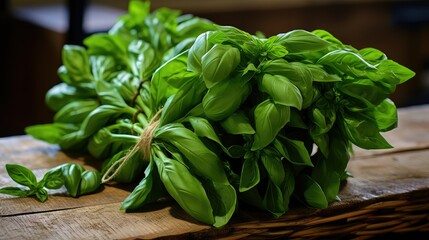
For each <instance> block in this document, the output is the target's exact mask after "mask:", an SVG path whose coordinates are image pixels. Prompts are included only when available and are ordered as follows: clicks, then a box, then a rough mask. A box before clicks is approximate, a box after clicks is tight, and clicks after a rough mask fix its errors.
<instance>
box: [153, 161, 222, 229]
mask: <svg viewBox="0 0 429 240" xmlns="http://www.w3.org/2000/svg"><path fill="white" fill-rule="evenodd" d="M155 154H156V153H155ZM158 154H159V153H158ZM154 160H155V163H156V165H157V167H158V173H159V176H160V178H161V181H162V182H163V184H164V186H165V189H166V190H167V192H168V193H169V194H170V195H171V196H172V197H173V198H174V199H175V200H176V202H177V203H178V204H179V205H180V206H181V207H182V209H183V210H185V211H186V212H187V213H188V214H189V215H191V216H192V217H193V218H195V219H197V220H198V221H201V222H203V223H206V224H213V223H214V222H215V221H214V217H213V209H212V207H211V204H210V200H209V199H208V197H207V194H206V192H205V190H204V188H203V186H202V184H201V182H200V181H199V180H198V179H197V178H196V177H194V176H193V175H192V174H191V172H190V171H189V169H188V168H187V167H186V166H185V165H184V164H183V163H181V162H179V161H175V160H173V159H170V158H167V157H165V156H158V157H154Z"/></svg>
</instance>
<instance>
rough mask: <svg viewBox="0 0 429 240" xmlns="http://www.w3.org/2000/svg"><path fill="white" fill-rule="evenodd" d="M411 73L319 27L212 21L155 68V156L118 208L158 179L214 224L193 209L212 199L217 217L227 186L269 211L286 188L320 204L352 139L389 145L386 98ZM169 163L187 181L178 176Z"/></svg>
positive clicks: (340, 171)
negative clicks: (270, 27) (257, 28)
mask: <svg viewBox="0 0 429 240" xmlns="http://www.w3.org/2000/svg"><path fill="white" fill-rule="evenodd" d="M413 75H414V73H413V72H412V71H411V70H409V69H407V68H406V67H403V66H401V65H399V64H398V63H396V62H394V61H392V60H390V59H387V57H386V56H385V54H383V53H382V52H380V51H379V50H377V49H373V48H365V49H362V50H357V49H355V48H353V47H351V46H348V45H345V44H343V43H341V42H340V41H339V40H338V39H336V38H335V37H334V36H332V35H331V34H329V33H328V32H326V31H324V30H316V31H313V32H308V31H304V30H294V31H291V32H288V33H284V34H279V35H276V36H272V37H270V38H264V37H256V36H252V35H250V34H249V33H246V32H244V31H241V30H239V29H236V28H234V27H229V26H218V27H217V29H216V30H215V31H208V32H206V33H203V34H201V35H200V36H199V37H198V38H197V40H196V41H195V43H194V44H193V45H192V47H191V48H190V49H189V50H188V51H186V52H184V53H182V54H180V55H178V56H176V57H175V58H173V59H171V60H170V61H169V62H167V63H166V64H164V65H163V66H162V67H160V68H159V69H158V70H157V71H156V72H155V73H154V75H153V78H152V85H151V88H150V94H151V99H152V101H153V102H152V104H153V106H163V112H162V115H161V119H160V123H161V124H160V126H159V128H158V130H157V132H156V133H155V137H154V143H153V146H152V149H151V153H152V157H151V163H152V164H153V162H154V163H155V164H154V166H151V168H148V169H146V175H145V178H144V179H143V180H142V181H141V183H140V185H139V187H137V188H136V189H135V190H134V192H132V193H131V195H130V196H129V197H128V198H127V199H126V201H125V202H124V204H123V205H122V207H123V208H125V209H135V208H138V207H140V206H141V205H143V204H145V203H146V201H147V200H148V199H152V198H151V197H152V195H151V194H152V193H153V191H155V192H157V193H158V189H155V190H154V188H155V187H156V185H154V184H153V182H156V181H159V179H160V180H161V182H162V183H163V184H164V186H165V187H166V190H167V191H168V193H169V194H170V195H171V196H172V197H173V198H175V199H176V201H177V202H179V204H180V205H181V206H182V207H183V208H184V209H185V210H186V211H187V212H188V213H190V214H191V215H192V216H194V217H195V218H197V219H199V220H201V221H203V222H206V223H212V224H213V222H212V221H211V219H210V218H208V217H210V215H209V214H205V215H203V216H201V211H203V212H207V210H206V209H207V207H209V206H210V205H209V204H211V205H212V209H213V213H214V216H215V219H214V225H215V226H216V225H220V223H222V224H224V223H226V222H227V221H228V219H229V217H230V216H231V214H232V213H233V212H234V211H235V207H236V205H235V204H236V202H235V201H234V200H233V199H235V198H236V195H238V197H239V198H240V199H242V200H243V201H245V202H247V203H249V204H251V205H254V206H256V207H258V208H261V209H265V210H267V211H269V212H271V213H272V214H273V215H274V216H281V215H283V214H284V213H285V212H286V211H287V209H288V207H289V203H290V201H291V199H292V198H293V199H297V200H298V201H299V202H302V203H304V204H306V205H307V206H309V207H315V208H324V207H327V206H328V203H329V202H332V201H336V200H339V198H338V196H337V193H338V192H339V188H340V182H341V181H342V180H344V179H345V178H346V177H347V176H348V173H347V172H346V171H345V169H346V166H347V163H348V160H349V158H350V154H351V145H352V144H355V145H356V146H359V147H361V148H365V149H380V148H390V147H391V146H390V145H389V144H388V143H387V141H386V140H385V139H384V138H383V137H382V135H381V134H380V132H384V131H388V130H391V129H392V128H394V127H396V124H397V112H396V107H395V105H394V104H393V102H392V101H390V100H389V99H388V98H387V97H388V95H389V94H391V93H393V91H394V90H395V88H396V85H398V84H401V83H403V82H405V81H407V80H408V79H410V78H411V77H413ZM160 89H163V90H164V92H173V93H174V94H172V95H171V96H169V95H160V94H159V93H160V92H161V91H160ZM163 102H165V103H163ZM201 143H203V145H202V144H201ZM161 152H162V153H161ZM213 153H214V154H213ZM215 156H217V158H216V157H215ZM173 163H174V164H173ZM167 166H168V167H169V168H167ZM155 168H157V170H158V171H156V173H153V171H154V170H152V169H155ZM188 171H189V172H190V173H189V175H188V173H186V174H185V172H188ZM177 172H180V175H181V177H182V179H183V177H184V176H187V178H189V179H183V182H182V181H175V180H176V179H177V177H176V176H173V175H174V174H177ZM225 176H226V177H227V178H228V181H229V183H231V185H232V186H233V187H234V189H236V191H235V192H234V191H232V189H231V188H230V186H229V185H227V181H226V179H224V178H225ZM191 178H194V180H191ZM171 179H173V180H174V181H171ZM195 180H197V181H196V182H195ZM190 182H192V183H193V184H192V187H189V184H188V186H186V183H190ZM196 186H198V187H196ZM200 186H201V187H202V188H201V187H200ZM216 186H222V189H218V188H216ZM227 189H228V190H227ZM229 189H231V190H229ZM178 190H179V191H182V192H178ZM183 192H184V193H186V194H184V193H183ZM237 193H238V194H237ZM191 196H199V197H198V199H195V198H193V197H191ZM188 197H189V198H188ZM191 198H192V199H191ZM186 200H189V201H186ZM189 202H193V203H195V202H198V203H199V204H197V205H195V206H189ZM204 206H205V207H204ZM216 217H218V218H220V217H222V220H223V221H222V222H218V221H220V220H218V219H216Z"/></svg>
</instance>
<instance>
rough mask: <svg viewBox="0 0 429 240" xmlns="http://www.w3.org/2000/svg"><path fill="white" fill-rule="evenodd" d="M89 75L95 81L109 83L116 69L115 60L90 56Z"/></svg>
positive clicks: (109, 57)
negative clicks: (90, 74)
mask: <svg viewBox="0 0 429 240" xmlns="http://www.w3.org/2000/svg"><path fill="white" fill-rule="evenodd" d="M89 61H90V66H91V73H92V75H93V77H94V80H95V81H107V82H109V81H110V80H111V79H112V78H113V77H114V76H115V72H116V71H117V70H118V67H119V66H117V65H116V64H115V59H114V58H113V57H111V56H100V55H97V56H90V57H89Z"/></svg>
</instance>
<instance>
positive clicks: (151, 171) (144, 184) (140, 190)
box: [121, 161, 165, 210]
mask: <svg viewBox="0 0 429 240" xmlns="http://www.w3.org/2000/svg"><path fill="white" fill-rule="evenodd" d="M164 192H165V189H164V188H163V185H162V182H161V180H160V178H159V174H158V169H157V168H156V164H155V163H154V162H153V161H150V162H149V165H148V166H147V167H146V170H145V176H144V178H143V179H142V180H141V181H140V183H139V184H138V185H137V186H136V187H135V188H134V190H133V191H132V192H131V193H130V195H128V197H127V198H125V200H124V201H123V202H122V204H121V209H124V210H137V209H139V208H141V207H142V206H143V205H145V204H147V203H151V202H155V201H156V200H158V199H159V198H160V197H161V196H162V195H163V194H164Z"/></svg>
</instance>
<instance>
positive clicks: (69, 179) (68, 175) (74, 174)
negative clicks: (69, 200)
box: [61, 163, 85, 197]
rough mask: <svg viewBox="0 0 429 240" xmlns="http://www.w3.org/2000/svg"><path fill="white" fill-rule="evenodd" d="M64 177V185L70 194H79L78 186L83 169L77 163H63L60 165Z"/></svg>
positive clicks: (74, 195) (75, 195) (73, 195)
mask: <svg viewBox="0 0 429 240" xmlns="http://www.w3.org/2000/svg"><path fill="white" fill-rule="evenodd" d="M61 169H62V172H63V178H64V185H65V186H66V188H67V191H68V192H69V194H70V196H72V197H77V196H79V186H80V182H81V179H82V172H83V171H84V170H85V169H84V168H83V167H82V166H80V165H79V164H73V163H65V164H63V165H62V166H61Z"/></svg>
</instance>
